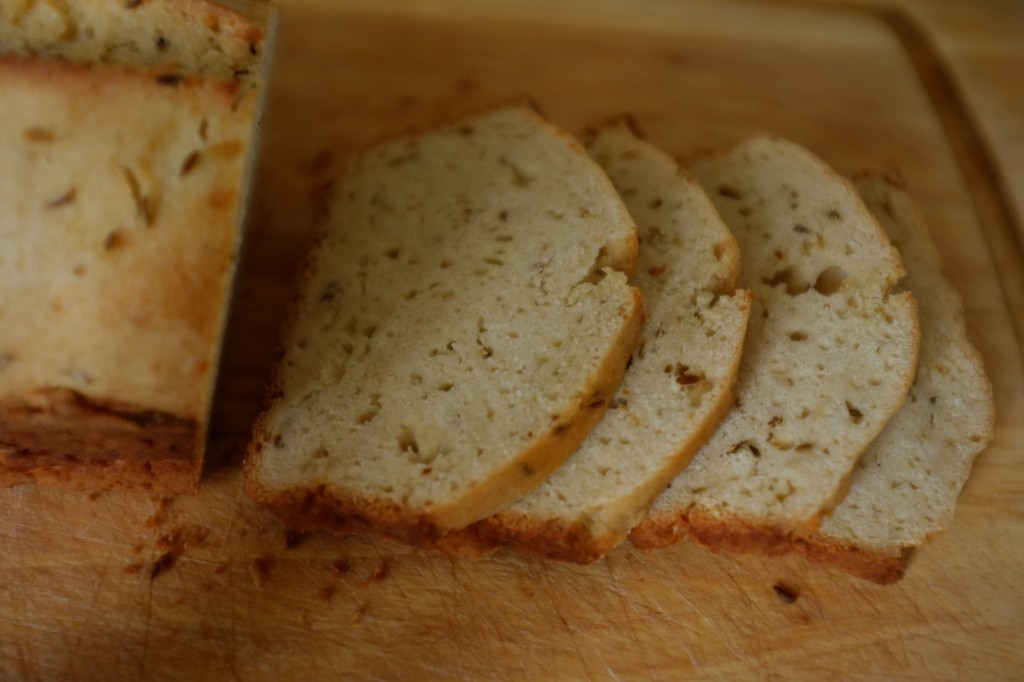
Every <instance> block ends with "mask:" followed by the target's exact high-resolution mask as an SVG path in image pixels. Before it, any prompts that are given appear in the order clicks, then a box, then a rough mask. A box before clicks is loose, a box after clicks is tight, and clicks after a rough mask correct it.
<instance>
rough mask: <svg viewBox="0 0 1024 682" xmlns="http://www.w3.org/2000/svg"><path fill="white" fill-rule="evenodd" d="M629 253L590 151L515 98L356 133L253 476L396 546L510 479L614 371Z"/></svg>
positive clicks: (517, 484)
mask: <svg viewBox="0 0 1024 682" xmlns="http://www.w3.org/2000/svg"><path fill="white" fill-rule="evenodd" d="M636 257H637V239H636V227H635V225H634V224H633V222H632V220H631V219H630V217H629V214H628V213H627V212H626V209H625V207H624V206H623V205H622V203H621V201H620V200H619V198H618V195H617V194H616V193H615V190H614V188H613V187H612V185H611V183H610V182H609V181H608V179H607V177H606V176H605V175H604V174H603V173H602V172H601V169H600V167H599V166H597V164H595V163H594V162H593V161H591V160H590V158H589V157H588V156H587V154H586V151H585V150H584V149H583V148H582V147H580V146H579V144H578V143H577V142H575V141H574V140H573V139H572V138H571V137H570V136H569V135H567V134H565V133H563V132H561V131H559V130H558V129H556V128H555V127H554V126H552V125H551V124H549V123H547V122H546V121H544V120H543V119H542V118H541V117H540V116H539V115H538V114H537V113H535V112H534V111H533V110H532V109H530V108H528V107H524V106H507V107H502V108H498V109H495V110H491V111H488V112H484V113H482V114H479V115H476V116H472V117H468V118H466V119H464V120H461V121H458V122H456V123H453V124H451V125H447V126H444V127H441V128H438V129H434V130H431V131H427V132H424V133H421V134H414V135H408V136H404V137H399V138H397V139H394V140H391V141H387V142H384V143H382V144H380V145H378V146H376V147H374V148H372V149H370V150H369V151H367V152H366V153H364V154H362V155H361V156H360V157H358V158H357V159H356V160H355V162H354V164H353V166H352V168H351V169H350V170H349V172H348V174H347V176H346V177H344V178H343V181H342V182H341V184H340V185H339V186H338V187H337V191H336V200H335V201H334V204H333V207H332V211H331V215H330V218H329V221H328V225H327V229H326V230H325V233H324V235H323V237H322V239H321V241H320V242H319V244H318V246H317V247H316V248H315V250H314V251H313V253H312V254H311V257H310V259H309V262H308V265H307V269H306V272H305V275H304V284H303V286H302V293H301V295H300V300H299V301H298V303H297V307H296V311H295V314H294V319H293V320H292V322H291V323H290V324H289V331H288V332H287V333H286V341H285V350H284V357H283V360H282V362H281V363H280V365H279V367H278V369H277V373H276V378H275V380H274V383H273V386H272V388H271V390H270V399H269V403H268V408H267V410H266V411H265V413H264V414H263V415H262V416H261V418H260V419H259V420H258V423H257V426H256V428H255V433H254V439H253V442H252V444H251V446H250V452H249V457H248V458H247V462H246V474H247V486H248V490H249V492H250V494H251V495H252V496H253V497H254V498H255V499H256V500H257V501H258V502H260V503H263V504H265V505H267V506H269V507H271V508H272V509H274V510H276V511H277V512H278V513H279V514H281V515H282V516H284V517H285V518H286V520H288V521H289V522H290V523H291V524H292V525H293V526H296V527H299V528H307V529H310V528H325V529H329V530H336V531H347V530H352V529H362V528H368V529H372V530H375V531H377V532H380V533H383V534H387V535H390V536H392V537H394V538H397V539H400V540H403V541H406V542H411V543H429V542H432V541H433V539H434V538H435V537H436V535H437V534H438V533H439V532H440V531H445V530H449V529H452V528H459V527H462V526H465V525H467V524H468V523H470V522H473V521H476V520H478V519H480V518H482V517H484V516H487V515H489V514H491V513H493V512H495V511H497V510H498V509H499V508H501V507H503V506H505V505H506V504H508V503H509V502H511V501H513V500H514V499H516V498H518V497H521V496H522V495H524V494H525V493H527V492H528V491H529V490H531V489H532V488H534V487H535V486H536V485H537V484H539V483H540V482H541V481H543V480H544V478H546V477H547V475H548V474H550V472H551V471H552V470H553V469H554V468H555V467H557V466H558V465H559V464H560V463H561V462H562V461H563V460H564V459H565V458H566V457H567V456H568V455H569V454H570V453H571V452H572V451H573V450H574V449H575V448H576V447H577V446H578V445H579V443H580V441H581V440H582V439H583V438H584V436H585V435H586V433H587V432H588V431H589V430H590V428H591V427H592V426H593V424H594V423H595V422H596V421H597V420H598V419H599V418H600V416H601V415H602V414H603V413H604V410H605V407H606V404H607V401H608V398H609V397H610V396H611V395H612V393H613V391H614V390H615V388H616V386H617V385H618V383H619V381H620V380H621V377H622V373H623V371H624V369H625V365H626V361H627V360H628V358H629V355H630V353H631V352H632V351H633V348H634V346H635V344H636V340H637V336H638V334H639V330H640V326H641V324H642V304H641V298H640V294H639V292H638V291H637V290H636V289H634V288H632V287H630V286H629V285H628V283H627V274H628V273H632V271H633V270H634V269H635V265H636Z"/></svg>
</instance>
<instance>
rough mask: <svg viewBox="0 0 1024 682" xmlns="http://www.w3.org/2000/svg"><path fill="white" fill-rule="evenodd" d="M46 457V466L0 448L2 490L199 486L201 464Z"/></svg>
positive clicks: (193, 488) (161, 489) (156, 489)
mask: <svg viewBox="0 0 1024 682" xmlns="http://www.w3.org/2000/svg"><path fill="white" fill-rule="evenodd" d="M44 457H45V459H46V463H45V464H39V463H38V462H34V460H36V457H35V456H34V454H33V453H25V452H15V451H12V450H10V449H7V448H0V488H9V487H12V486H16V485H24V484H26V483H41V484H45V485H51V486H54V487H59V488H71V489H73V490H145V491H153V492H167V493H192V492H195V491H196V489H197V488H198V486H199V472H200V466H199V463H198V461H195V462H186V461H182V460H166V459H157V460H139V459H97V458H88V459H80V458H77V457H74V456H73V455H53V454H52V453H45V454H44Z"/></svg>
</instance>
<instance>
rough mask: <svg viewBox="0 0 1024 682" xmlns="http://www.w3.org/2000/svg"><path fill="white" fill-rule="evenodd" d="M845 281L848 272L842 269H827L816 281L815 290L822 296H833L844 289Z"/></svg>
mask: <svg viewBox="0 0 1024 682" xmlns="http://www.w3.org/2000/svg"><path fill="white" fill-rule="evenodd" d="M845 279H846V272H845V271H844V270H843V269H842V268H839V267H835V266H833V267H830V268H825V269H824V270H822V271H821V272H820V273H818V278H817V279H816V280H814V290H815V291H817V292H818V293H819V294H821V295H822V296H831V295H832V294H834V293H836V292H837V291H839V289H840V288H842V286H843V281H844V280H845Z"/></svg>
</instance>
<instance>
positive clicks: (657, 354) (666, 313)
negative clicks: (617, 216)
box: [446, 120, 753, 562]
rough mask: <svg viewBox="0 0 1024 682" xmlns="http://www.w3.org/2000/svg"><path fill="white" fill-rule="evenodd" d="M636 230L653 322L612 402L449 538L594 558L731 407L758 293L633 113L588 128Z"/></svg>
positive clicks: (706, 208)
mask: <svg viewBox="0 0 1024 682" xmlns="http://www.w3.org/2000/svg"><path fill="white" fill-rule="evenodd" d="M587 148H588V151H589V152H590V154H591V156H593V158H594V159H595V160H596V161H597V162H598V163H599V164H601V167H602V168H604V170H605V172H606V173H607V174H608V176H609V177H610V178H611V180H612V183H613V184H614V185H615V189H616V190H617V191H618V192H619V194H620V196H622V198H623V201H624V203H625V205H626V208H627V209H628V210H629V212H630V215H632V216H633V219H634V220H635V221H636V223H637V227H638V230H639V233H640V261H639V267H638V271H637V275H636V278H635V279H634V281H633V282H634V284H635V285H636V286H637V287H639V289H640V290H641V291H642V292H643V295H644V306H645V309H646V311H647V320H646V322H645V323H644V330H643V333H642V335H641V338H640V343H639V345H638V348H637V351H636V352H635V353H634V354H633V356H632V358H631V360H630V364H629V369H628V370H627V371H626V376H625V378H624V379H623V382H622V384H621V385H620V386H619V390H618V392H617V393H616V394H615V397H614V398H613V399H612V401H611V404H610V409H609V411H608V413H607V414H605V416H604V418H603V419H602V420H601V422H600V423H599V424H598V425H597V426H596V427H595V428H594V430H593V431H592V432H591V433H590V435H589V436H588V437H587V439H586V440H585V441H584V442H583V444H582V445H581V446H580V449H579V450H577V451H576V452H575V453H574V454H573V455H572V457H570V458H569V459H568V460H567V461H566V462H565V464H563V465H562V466H561V467H559V469H557V470H556V471H555V472H554V473H553V474H552V475H551V477H550V478H548V479H547V480H546V481H545V482H544V483H542V484H541V485H540V486H538V488H537V489H536V490H534V491H533V492H532V493H530V494H529V495H527V496H526V497H524V498H523V499H521V500H519V501H517V502H515V503H513V504H512V505H510V506H508V507H506V508H504V509H502V510H501V511H499V512H498V513H497V514H494V515H493V516H490V517H488V518H486V519H483V520H481V521H479V522H477V523H475V524H473V525H472V526H470V527H469V528H467V529H466V530H465V531H464V532H462V533H456V534H455V536H450V537H448V538H446V541H447V543H448V544H449V545H457V544H458V543H459V542H460V541H462V542H466V543H469V544H475V545H476V546H477V547H479V546H495V545H509V546H512V547H516V548H518V549H522V550H526V551H529V552H532V553H534V554H538V555H541V556H545V557H550V558H557V559H566V560H570V561H577V562H588V561H593V560H595V559H597V558H599V557H601V556H602V555H603V554H605V553H606V552H607V551H608V550H610V549H612V548H613V547H615V546H616V545H618V544H619V543H621V542H622V541H623V540H625V539H626V537H627V535H628V534H629V531H630V529H631V528H632V527H633V526H634V525H635V524H636V523H637V522H638V521H639V520H640V519H642V518H643V515H644V513H645V512H646V510H647V507H648V505H650V503H651V501H652V500H653V499H654V498H655V496H657V495H658V493H660V492H661V491H662V490H664V488H665V486H666V485H667V484H668V482H669V481H670V480H672V478H673V477H674V476H675V475H676V474H678V473H679V471H680V470H681V469H682V468H683V467H684V466H685V465H686V462H687V461H689V459H690V457H691V456H692V455H693V453H694V452H695V451H696V450H697V448H699V447H700V446H701V445H702V444H703V443H704V441H705V440H707V438H708V436H709V435H710V434H711V432H712V431H714V429H715V427H716V426H717V425H718V422H719V421H720V420H721V418H722V416H723V415H724V414H725V411H726V409H727V408H728V407H729V406H730V405H731V404H732V387H733V383H734V382H735V379H736V372H737V370H738V369H739V360H740V356H741V353H742V348H743V337H744V334H745V333H746V328H747V315H748V314H749V312H750V304H751V300H752V298H753V296H752V294H751V292H749V291H745V290H744V291H735V287H736V280H737V278H738V277H739V272H740V258H739V248H738V247H737V245H736V240H735V239H734V238H733V236H732V234H731V233H730V232H729V230H728V228H726V227H725V225H724V224H723V223H722V221H721V220H720V219H719V217H718V214H717V213H716V212H715V209H714V207H713V206H712V204H711V202H710V200H709V199H708V198H707V196H706V195H705V194H704V192H703V190H701V188H700V186H699V185H698V184H697V182H696V181H695V180H693V179H692V178H691V177H689V175H688V174H687V173H686V172H685V171H683V170H682V169H680V168H679V166H678V164H676V162H675V161H673V160H672V159H671V158H670V157H669V156H667V155H666V154H664V153H663V152H661V151H659V150H658V149H656V148H655V147H654V146H653V145H651V144H649V143H647V142H644V141H643V140H642V139H640V138H639V137H638V136H637V135H636V134H635V133H634V131H633V130H632V129H631V124H630V123H629V122H628V120H620V121H617V122H615V123H613V124H611V125H608V126H604V127H602V128H600V129H598V130H596V131H595V132H594V133H593V134H591V135H590V137H589V140H588V142H587Z"/></svg>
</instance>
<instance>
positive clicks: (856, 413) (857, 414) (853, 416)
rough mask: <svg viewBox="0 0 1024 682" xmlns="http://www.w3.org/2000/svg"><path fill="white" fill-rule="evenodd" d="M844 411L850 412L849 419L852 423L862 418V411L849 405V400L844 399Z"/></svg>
mask: <svg viewBox="0 0 1024 682" xmlns="http://www.w3.org/2000/svg"><path fill="white" fill-rule="evenodd" d="M846 411H847V412H848V413H849V414H850V421H852V422H853V423H854V424H860V422H861V420H862V419H863V418H864V413H863V412H861V411H860V410H858V409H857V408H856V407H854V406H853V405H851V404H850V401H849V400H847V401H846Z"/></svg>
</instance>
